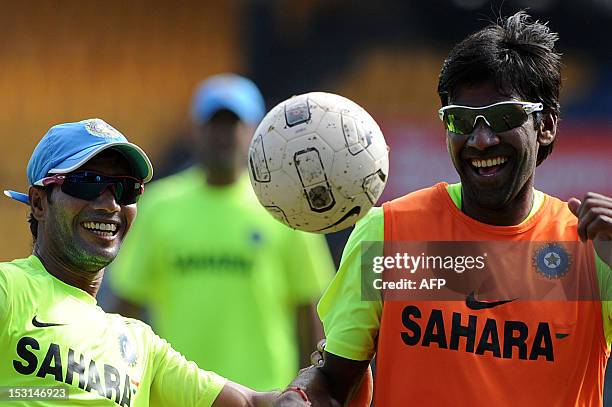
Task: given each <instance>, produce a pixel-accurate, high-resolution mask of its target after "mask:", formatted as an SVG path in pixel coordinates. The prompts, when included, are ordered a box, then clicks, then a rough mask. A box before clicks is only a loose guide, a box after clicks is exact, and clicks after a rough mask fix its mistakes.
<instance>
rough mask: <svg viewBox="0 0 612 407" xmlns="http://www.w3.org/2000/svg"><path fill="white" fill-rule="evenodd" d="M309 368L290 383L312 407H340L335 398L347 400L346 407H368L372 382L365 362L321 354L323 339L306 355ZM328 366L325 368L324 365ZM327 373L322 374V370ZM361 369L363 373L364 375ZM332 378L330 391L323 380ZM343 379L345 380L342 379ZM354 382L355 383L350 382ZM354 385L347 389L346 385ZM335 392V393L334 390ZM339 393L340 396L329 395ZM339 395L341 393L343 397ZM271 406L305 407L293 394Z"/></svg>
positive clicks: (301, 371) (370, 372)
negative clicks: (299, 390) (335, 386)
mask: <svg viewBox="0 0 612 407" xmlns="http://www.w3.org/2000/svg"><path fill="white" fill-rule="evenodd" d="M310 362H311V363H312V365H311V366H309V367H307V368H305V369H302V370H300V373H299V376H298V378H297V379H296V380H294V382H293V383H292V384H291V385H292V386H296V387H299V388H300V389H302V390H305V393H306V394H307V395H308V397H309V401H310V402H311V403H312V405H313V406H320V407H340V406H341V405H342V403H341V402H339V401H338V399H340V400H342V399H348V400H350V401H348V402H347V404H346V405H347V406H349V407H369V406H370V404H371V402H372V394H373V390H374V382H373V378H372V369H371V368H370V365H369V362H367V361H351V360H348V359H343V358H340V357H338V356H334V355H330V354H329V353H325V340H324V339H323V340H322V341H320V342H319V343H318V344H317V350H316V351H314V352H313V353H312V354H311V355H310ZM326 363H327V364H328V366H325V364H326ZM326 369H327V370H328V371H327V373H323V371H324V370H326ZM364 370H365V372H364ZM330 373H331V376H332V377H334V378H335V379H336V382H335V384H336V385H337V386H338V388H336V389H330V388H329V386H330V383H329V382H328V380H329V379H330V378H331V377H330V378H326V376H327V375H329V374H330ZM345 376H346V377H345ZM354 380H355V381H354ZM351 382H354V383H356V384H355V385H354V386H351V385H350V383H351ZM334 390H335V391H334ZM337 391H339V393H340V397H338V398H336V397H335V396H334V395H332V393H336V392H337ZM342 394H345V396H344V397H343V396H342ZM274 406H275V407H306V406H308V404H307V403H306V402H305V401H304V400H303V399H302V398H301V397H300V395H299V394H298V393H297V392H295V391H286V392H283V393H282V394H281V396H280V397H279V398H278V399H277V400H276V401H275V403H274Z"/></svg>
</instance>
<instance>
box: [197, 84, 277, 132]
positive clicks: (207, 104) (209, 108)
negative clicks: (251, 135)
mask: <svg viewBox="0 0 612 407" xmlns="http://www.w3.org/2000/svg"><path fill="white" fill-rule="evenodd" d="M219 110H229V111H231V112H233V113H235V114H236V116H238V118H239V119H240V120H242V121H243V122H245V123H246V124H249V125H257V124H259V122H260V121H261V119H262V118H263V116H264V114H265V113H266V106H265V103H264V99H263V96H261V92H260V91H259V89H258V88H257V86H256V85H255V84H254V83H253V82H252V81H251V80H250V79H247V78H245V77H243V76H240V75H235V74H220V75H215V76H211V77H210V78H208V79H206V80H205V81H204V82H202V83H201V84H200V86H199V87H198V89H197V91H196V93H195V95H194V98H193V102H192V105H191V115H192V118H193V120H194V121H195V122H196V123H198V124H203V123H206V122H207V121H208V120H210V118H211V117H212V116H213V115H214V114H215V113H216V112H218V111H219Z"/></svg>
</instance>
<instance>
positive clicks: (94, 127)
mask: <svg viewBox="0 0 612 407" xmlns="http://www.w3.org/2000/svg"><path fill="white" fill-rule="evenodd" d="M85 129H86V130H87V132H88V133H89V134H91V135H92V136H96V137H100V138H103V139H107V140H123V139H124V137H123V135H122V134H121V133H119V131H118V130H117V129H115V128H114V127H113V126H111V125H110V124H108V123H106V122H105V121H104V120H102V119H91V120H88V121H87V123H85Z"/></svg>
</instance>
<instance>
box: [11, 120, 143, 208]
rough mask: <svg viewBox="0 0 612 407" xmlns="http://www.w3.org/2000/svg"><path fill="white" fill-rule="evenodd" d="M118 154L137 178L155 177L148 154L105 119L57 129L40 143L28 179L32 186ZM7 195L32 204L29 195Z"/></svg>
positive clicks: (32, 159) (33, 155)
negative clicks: (98, 157) (105, 155)
mask: <svg viewBox="0 0 612 407" xmlns="http://www.w3.org/2000/svg"><path fill="white" fill-rule="evenodd" d="M109 148H112V149H114V150H118V151H120V152H121V153H123V155H124V156H125V157H126V158H127V160H128V161H129V162H130V165H131V166H132V169H133V170H134V176H135V177H136V178H139V179H142V180H144V182H148V181H150V180H151V178H152V177H153V166H152V165H151V160H149V157H147V155H146V154H145V152H144V151H143V150H142V149H141V148H140V147H138V146H137V145H136V144H132V143H130V142H129V141H128V140H127V139H126V138H125V136H124V135H123V134H121V133H120V132H119V131H117V130H116V129H115V128H114V127H112V126H111V125H110V124H108V123H106V122H105V121H104V120H101V119H88V120H82V121H80V122H74V123H63V124H58V125H56V126H53V127H51V128H50V129H49V131H48V132H47V134H45V135H44V136H43V138H42V139H41V140H40V142H39V143H38V145H37V146H36V148H35V149H34V152H33V153H32V157H30V161H29V162H28V168H27V176H28V182H29V183H30V186H32V185H34V184H36V183H37V182H38V181H40V180H42V179H43V178H45V177H47V176H48V175H49V174H67V173H69V172H72V171H74V170H76V169H78V168H79V167H81V166H82V165H83V164H85V163H86V162H87V161H89V160H90V159H91V158H92V157H94V156H95V155H96V154H98V153H100V152H101V151H104V150H106V149H109ZM4 194H5V195H6V196H8V197H10V198H13V199H15V200H17V201H20V202H23V203H26V204H28V203H29V198H28V194H24V193H21V192H15V191H4Z"/></svg>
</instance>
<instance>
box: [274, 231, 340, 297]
mask: <svg viewBox="0 0 612 407" xmlns="http://www.w3.org/2000/svg"><path fill="white" fill-rule="evenodd" d="M290 233H291V237H292V239H288V241H287V243H288V244H290V247H287V248H286V250H284V255H285V258H286V259H287V261H286V263H287V264H288V270H287V271H288V277H289V287H290V288H291V294H292V295H291V298H292V299H293V300H294V301H295V303H296V304H306V303H311V302H313V301H316V300H318V299H319V297H320V296H321V293H323V290H325V288H326V287H327V285H328V284H329V282H330V281H331V279H332V278H333V276H334V261H333V259H332V257H331V254H330V252H329V248H328V246H327V242H326V241H325V237H324V236H323V235H317V234H314V233H304V232H299V231H290Z"/></svg>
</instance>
